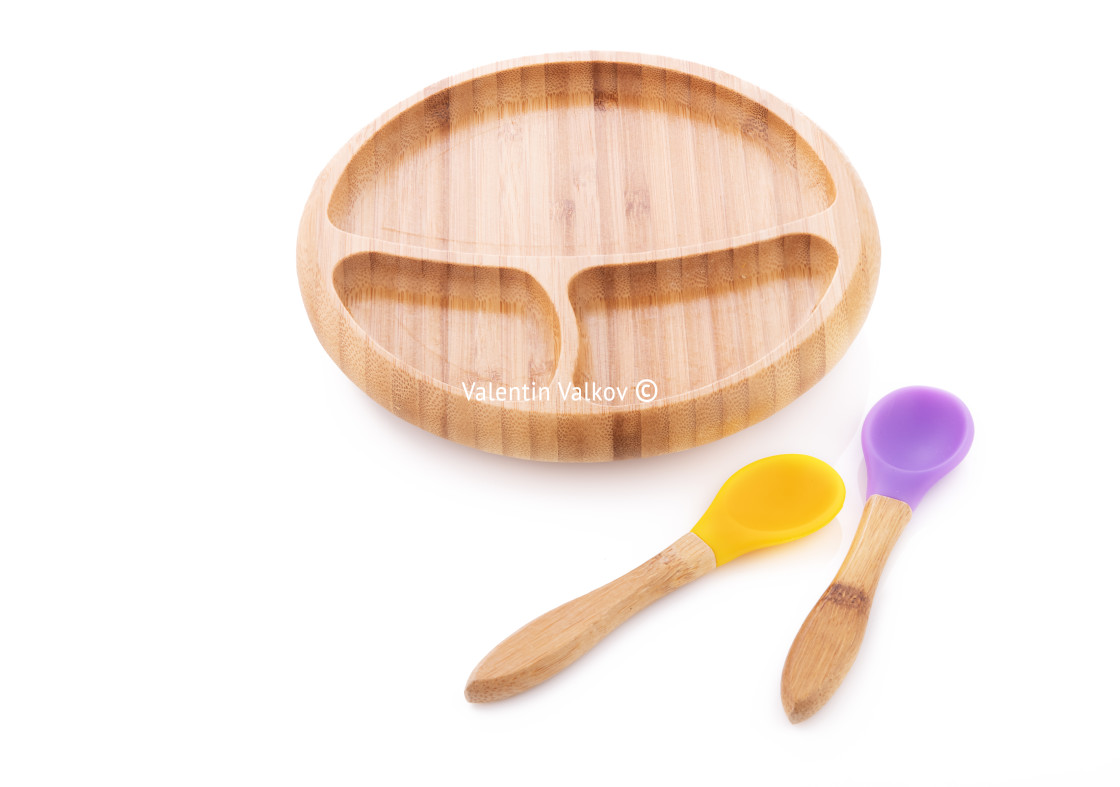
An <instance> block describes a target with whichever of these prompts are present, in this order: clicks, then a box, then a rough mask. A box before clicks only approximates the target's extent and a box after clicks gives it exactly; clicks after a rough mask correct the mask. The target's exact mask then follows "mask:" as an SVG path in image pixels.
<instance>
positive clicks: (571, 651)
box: [466, 533, 716, 702]
mask: <svg viewBox="0 0 1120 787" xmlns="http://www.w3.org/2000/svg"><path fill="white" fill-rule="evenodd" d="M715 567H716V556H715V554H714V553H713V552H712V548H711V547H709V546H708V545H707V544H705V543H704V542H703V541H702V540H701V539H700V538H699V536H697V535H695V534H693V533H688V534H687V535H685V536H683V537H681V538H680V539H678V540H677V541H676V543H674V544H673V545H672V546H670V547H668V548H667V549H665V550H664V551H663V552H661V553H660V554H659V555H657V556H656V557H653V558H650V559H649V560H647V561H646V562H645V563H643V564H642V565H640V566H638V567H637V568H636V569H634V570H633V571H631V572H630V573H629V574H627V575H626V576H624V577H620V578H619V579H616V580H615V581H614V582H611V583H610V584H607V585H603V587H601V588H599V589H598V590H593V591H591V592H590V593H588V594H587V595H585V596H580V597H579V598H577V599H575V600H574V601H569V602H568V603H567V604H564V605H562V606H559V607H557V608H556V609H554V610H552V611H551V612H546V613H545V614H544V615H541V616H540V617H539V618H537V619H536V620H534V621H533V622H532V623H529V624H528V625H526V626H524V627H522V628H521V629H519V630H518V631H516V632H514V633H513V634H512V635H510V636H509V637H508V638H507V639H506V640H504V641H503V642H502V643H501V644H499V645H498V647H496V648H494V649H493V650H492V651H490V653H489V654H488V655H487V656H486V658H484V659H483V660H482V661H481V662H479V665H478V666H477V667H475V668H474V672H472V673H471V676H470V678H469V679H468V681H467V689H466V695H467V699H468V700H470V701H471V702H492V701H494V700H501V699H505V698H506V697H512V696H513V695H514V694H520V693H521V692H523V691H525V690H526V689H531V688H532V687H533V686H536V685H537V684H538V683H543V682H544V681H546V680H548V679H549V678H551V677H552V676H553V675H555V674H556V673H557V672H559V671H560V670H562V669H564V668H565V667H567V666H568V665H569V664H571V663H572V662H573V661H575V660H576V659H578V658H579V657H580V656H582V655H583V654H584V653H586V652H587V651H589V650H590V649H591V648H592V647H593V646H594V645H595V643H597V642H598V641H599V640H601V639H602V638H603V637H605V636H606V635H607V634H609V633H610V632H611V631H613V630H614V629H615V628H616V627H618V626H619V625H620V624H621V623H622V622H623V621H625V620H627V619H628V618H629V617H630V616H631V615H633V614H634V613H636V612H638V611H640V610H642V609H644V608H645V607H647V606H649V605H650V604H651V603H653V602H654V601H656V600H657V599H659V598H661V597H662V596H664V595H665V594H666V593H669V592H670V591H672V590H676V589H677V588H679V587H681V586H682V585H686V584H688V583H689V582H691V581H692V580H694V579H696V578H697V577H699V576H703V575H704V574H706V573H708V572H709V571H711V570H712V569H713V568H715Z"/></svg>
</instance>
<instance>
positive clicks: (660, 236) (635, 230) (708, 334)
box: [298, 52, 879, 461]
mask: <svg viewBox="0 0 1120 787" xmlns="http://www.w3.org/2000/svg"><path fill="white" fill-rule="evenodd" d="M298 269H299V281H300V287H301V289H302V291H303V299H304V303H305V305H306V307H307V312H308V315H309V316H310V318H311V323H312V325H313V326H314V327H315V332H316V333H317V334H318V336H319V340H320V341H321V342H322V344H323V346H324V347H325V348H326V350H327V352H328V353H329V354H330V356H331V357H332V358H333V359H334V360H335V362H336V363H337V364H338V365H339V366H340V367H341V368H342V370H343V371H344V372H345V373H346V375H347V376H348V377H350V379H351V380H353V381H354V382H355V383H357V385H358V386H359V387H360V388H362V390H364V391H365V392H366V393H368V394H369V395H370V396H371V397H373V398H374V399H375V400H376V401H378V402H380V403H381V404H382V405H384V406H385V407H387V408H388V409H389V410H391V411H392V412H394V413H396V414H397V415H399V416H400V417H402V418H404V419H406V420H408V421H411V422H412V423H414V424H417V425H418V426H421V427H423V428H424V429H427V430H428V431H430V432H434V433H436V434H438V435H441V436H443V437H446V438H448V439H451V440H455V441H457V442H460V443H465V444H466V445H471V446H475V447H477V448H481V449H483V450H485V451H491V452H494V453H501V454H507V455H510V456H518V457H525V458H531V459H546V460H560V461H599V460H608V459H621V458H625V457H635V456H649V455H653V454H661V453H665V452H669V451H679V450H681V449H685V448H689V447H691V446H695V445H699V444H701V443H706V442H708V441H710V440H715V439H717V438H719V437H723V436H725V435H728V434H731V433H732V432H735V431H737V430H739V429H742V428H743V427H745V426H748V425H750V424H753V423H755V422H757V421H760V420H762V419H763V418H766V417H767V416H769V415H771V414H772V413H774V412H775V411H777V410H778V409H780V408H782V407H784V406H785V405H787V404H789V403H790V402H791V401H793V400H794V399H795V398H796V397H797V396H799V395H800V394H801V393H803V392H804V391H805V390H807V389H808V388H809V387H810V386H812V385H813V384H814V383H816V382H817V381H818V380H820V379H821V377H822V376H823V375H824V374H825V372H827V371H828V370H829V369H830V368H831V367H832V366H833V365H834V364H835V363H836V362H837V361H838V360H839V358H840V357H841V355H843V353H844V351H845V350H846V349H847V348H848V345H849V344H850V343H851V341H852V339H853V338H854V337H855V334H856V332H857V331H858V330H859V328H860V326H861V325H862V324H863V320H864V318H865V316H866V315H867V310H868V308H869V306H870V304H871V299H872V296H873V294H874V290H875V284H876V281H877V279H878V271H879V237H878V231H877V229H876V226H875V218H874V215H873V214H872V210H871V204H870V202H869V201H868V198H867V194H866V192H865V191H864V189H863V186H862V184H861V183H860V181H859V177H858V176H857V175H856V173H855V171H854V170H853V169H852V167H851V165H850V164H849V163H848V161H847V159H846V158H845V157H844V155H843V154H842V153H841V152H840V150H839V149H838V148H837V147H836V145H835V143H833V142H832V140H831V139H829V138H828V136H826V135H825V134H824V132H822V131H821V130H820V129H819V128H817V127H816V126H815V125H814V124H813V123H812V122H810V121H809V120H808V119H807V118H806V117H805V116H803V115H801V114H800V113H798V112H796V111H795V110H793V109H791V108H790V107H789V106H787V105H786V104H783V103H782V102H781V101H779V100H777V99H776V98H774V97H773V96H771V95H769V94H767V93H765V92H763V91H761V90H759V89H758V88H756V87H754V86H752V85H749V84H747V83H745V82H742V81H740V80H738V79H736V78H734V77H732V76H729V75H727V74H724V73H721V72H719V71H715V70H712V69H710V68H706V67H703V66H698V65H694V64H691V63H683V62H679V61H675V60H669V59H666V58H661V57H651V56H647V55H633V54H619V53H613V52H612V53H589V52H582V53H574V54H564V55H547V56H541V57H532V58H524V59H521V60H515V61H509V62H504V63H497V64H495V65H491V66H488V67H486V68H482V69H479V70H476V71H472V72H470V73H467V74H463V75H460V76H458V77H453V78H451V79H448V80H445V81H443V82H440V83H438V84H436V85H433V86H432V87H430V88H428V89H427V90H425V91H423V92H422V93H420V94H419V95H417V96H414V97H413V98H411V99H409V100H408V101H405V102H404V103H403V104H401V105H399V106H397V107H395V108H394V109H391V110H390V111H388V112H387V113H385V114H384V115H382V116H381V117H380V118H379V119H378V120H376V121H374V122H373V123H372V124H371V125H369V126H367V127H366V128H364V129H363V130H362V131H360V132H359V133H358V134H357V136H355V137H354V138H353V139H352V140H350V142H349V143H347V145H346V146H345V147H344V148H343V149H342V150H341V151H340V152H339V153H338V154H337V155H336V156H335V157H334V159H332V160H331V162H330V163H329V164H328V165H327V168H326V169H325V170H324V171H323V173H322V174H321V175H320V176H319V179H318V180H317V181H316V183H315V186H314V189H313V190H312V192H311V197H310V199H309V200H308V202H307V207H306V209H305V211H304V215H303V219H302V221H301V223H300V230H299V243H298ZM643 381H645V382H643ZM650 381H652V385H651V382H650ZM654 386H655V387H656V393H655V392H654V390H653V387H654ZM596 394H598V397H599V398H598V399H595V397H596ZM608 396H613V397H614V399H613V401H608V399H607V397H608ZM620 396H621V397H623V398H621V399H620ZM640 396H641V397H643V398H644V399H645V400H648V401H644V400H643V399H641V398H639V397H640Z"/></svg>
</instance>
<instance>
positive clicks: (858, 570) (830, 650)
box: [782, 495, 911, 724]
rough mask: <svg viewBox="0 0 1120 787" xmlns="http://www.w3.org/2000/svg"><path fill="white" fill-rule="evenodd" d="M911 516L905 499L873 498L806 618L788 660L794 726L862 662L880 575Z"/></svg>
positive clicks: (787, 698)
mask: <svg viewBox="0 0 1120 787" xmlns="http://www.w3.org/2000/svg"><path fill="white" fill-rule="evenodd" d="M910 514H911V511H910V506H909V505H907V504H906V503H904V502H902V501H901V500H895V499H893V498H890V497H881V496H879V495H872V496H871V497H870V498H868V500H867V505H865V506H864V508H863V517H862V518H861V519H860V522H859V528H858V529H857V530H856V537H855V538H854V539H853V540H852V547H851V549H849V550H848V556H847V557H846V558H844V564H843V565H842V566H840V571H838V572H837V574H836V578H835V579H833V580H832V584H831V585H829V586H828V590H826V591H825V592H824V595H823V596H821V598H820V600H819V601H818V602H817V604H816V606H814V607H813V609H812V611H811V612H810V613H809V616H808V617H807V618H805V622H804V623H803V624H802V625H801V630H800V631H798V632H797V637H796V638H795V639H794V640H793V645H792V646H791V647H790V649H789V655H788V656H787V657H786V666H785V669H783V670H782V705H783V706H784V707H785V709H786V715H787V716H789V720H790V721H791V722H793V723H794V724H797V723H798V722H800V721H804V720H805V719H807V718H809V717H810V716H812V715H813V714H814V713H816V712H817V711H818V710H820V709H821V707H822V706H823V705H824V704H825V703H826V702H828V700H829V698H830V697H831V696H832V695H833V693H834V692H835V691H836V689H837V688H839V686H840V683H841V681H843V680H844V676H845V675H847V674H848V670H849V669H850V668H851V666H852V663H853V662H854V661H855V660H856V654H857V653H859V646H860V643H861V642H862V641H863V632H864V629H866V628H867V616H868V614H869V613H870V612H871V601H872V599H874V597H875V587H876V586H877V585H878V584H879V575H880V574H881V573H882V571H883V565H884V564H885V563H886V562H887V556H888V555H890V553H891V549H892V548H893V547H894V544H895V541H897V540H898V536H899V534H900V533H901V532H902V528H903V527H905V526H906V523H907V522H909V521H910Z"/></svg>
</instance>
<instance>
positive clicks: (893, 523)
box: [782, 386, 973, 724]
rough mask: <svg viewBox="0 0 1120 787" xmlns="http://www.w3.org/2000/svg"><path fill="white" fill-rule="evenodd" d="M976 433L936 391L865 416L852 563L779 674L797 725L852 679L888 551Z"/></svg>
mask: <svg viewBox="0 0 1120 787" xmlns="http://www.w3.org/2000/svg"><path fill="white" fill-rule="evenodd" d="M972 431H973V429H972V416H971V415H970V414H969V412H968V408H967V407H965V406H964V402H962V401H961V400H960V399H958V398H957V397H955V396H953V395H952V394H950V393H948V392H946V391H941V390H938V389H937V388H925V387H922V386H914V387H912V388H900V389H899V390H897V391H894V392H892V393H889V394H887V395H886V396H884V397H883V398H882V399H880V400H879V402H878V403H877V404H876V405H875V406H874V407H872V408H871V412H869V413H868V414H867V419H866V420H865V421H864V422H863V435H862V437H863V456H864V461H865V462H866V463H867V504H866V505H865V506H864V508H863V517H862V518H861V519H860V523H859V527H858V528H857V530H856V535H855V538H854V539H853V540H852V546H851V549H849V550H848V556H847V557H846V558H844V563H843V565H841V566H840V571H839V572H838V573H837V574H836V578H835V579H833V580H832V584H831V585H829V586H828V590H826V591H825V592H824V595H823V596H821V598H820V600H819V601H818V602H817V604H816V606H815V607H813V609H812V611H811V612H810V613H809V616H808V617H807V618H806V619H805V622H804V623H803V624H802V626H801V630H800V631H799V632H797V637H796V638H795V639H794V641H793V645H792V646H791V647H790V649H789V656H787V657H786V665H785V669H783V670H782V705H783V706H784V707H785V709H786V715H787V716H789V720H790V721H791V722H793V723H794V724H797V723H798V722H800V721H804V720H805V719H807V718H809V717H810V716H812V715H813V714H814V713H816V712H817V711H818V710H820V709H821V707H822V706H823V705H824V704H825V703H826V702H828V700H829V698H830V697H831V696H832V695H833V693H834V692H835V691H836V689H837V688H839V686H840V683H841V681H843V680H844V676H845V675H847V674H848V670H849V669H850V668H851V666H852V663H853V662H854V661H855V659H856V654H857V653H858V652H859V646H860V643H861V642H862V641H863V632H864V629H866V627H867V617H868V614H869V613H870V612H871V601H872V599H873V598H874V597H875V587H876V586H877V585H878V584H879V575H880V573H881V572H882V571H883V564H884V563H885V562H886V560H887V556H888V555H889V554H890V552H891V548H892V547H894V543H895V541H896V540H897V539H898V536H899V534H900V533H901V532H902V528H903V527H904V526H905V525H906V523H907V522H909V521H910V514H911V512H912V511H913V509H914V508H916V507H917V505H918V502H919V501H920V500H921V499H922V497H923V496H924V495H925V493H926V492H928V491H929V490H930V488H931V487H932V486H933V485H934V484H935V483H937V481H938V480H939V479H941V477H942V476H944V475H945V474H946V473H948V472H949V471H950V470H952V469H953V468H954V467H956V466H957V465H958V464H960V462H961V460H962V459H964V456H965V454H967V453H968V449H969V446H971V445H972Z"/></svg>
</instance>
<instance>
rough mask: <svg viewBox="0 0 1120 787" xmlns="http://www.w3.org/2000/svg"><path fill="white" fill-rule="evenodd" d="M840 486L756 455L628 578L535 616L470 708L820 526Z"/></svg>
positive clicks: (473, 680) (539, 677)
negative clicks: (654, 606) (683, 590)
mask: <svg viewBox="0 0 1120 787" xmlns="http://www.w3.org/2000/svg"><path fill="white" fill-rule="evenodd" d="M843 504H844V482H843V481H841V480H840V476H839V475H837V473H836V471H835V470H833V469H832V468H831V467H829V466H828V465H827V464H825V463H824V462H822V461H821V460H819V459H814V458H813V457H811V456H802V455H801V454H783V455H780V456H771V457H769V458H767V459H760V460H758V461H757V462H752V463H751V464H749V465H747V466H746V467H744V468H742V469H741V470H739V471H738V472H736V473H735V474H734V475H732V476H731V478H729V479H727V482H726V483H724V485H723V487H722V488H721V489H720V490H719V493H718V494H717V495H716V497H715V500H713V501H712V504H711V505H710V506H708V510H707V511H706V512H705V513H704V516H702V517H700V521H699V522H697V523H696V527H694V528H692V531H691V532H689V533H687V534H685V535H684V536H682V537H681V538H680V539H678V540H677V541H676V543H674V544H673V545H672V546H670V547H669V548H668V549H665V550H664V551H663V552H661V553H660V554H659V555H657V556H656V557H653V558H651V559H650V560H648V561H646V562H645V563H643V564H642V565H640V566H638V567H637V568H636V569H634V570H633V571H631V572H630V573H629V574H627V575H626V576H624V577H622V578H620V579H616V580H615V581H614V582H611V583H610V584H607V585H604V586H603V587H601V588H599V589H598V590H594V591H592V592H590V593H588V594H587V595H585V596H580V597H579V598H577V599H575V600H574V601H569V602H568V603H567V604H564V605H563V606H560V607H557V608H556V609H554V610H552V611H551V612H548V613H545V614H544V615H541V616H540V617H539V618H537V619H536V620H534V621H533V622H532V623H529V624H528V625H527V626H524V627H523V628H521V629H519V630H518V631H516V632H514V633H513V634H512V635H510V636H509V637H508V638H507V639H506V640H505V641H503V642H502V643H501V644H499V645H498V647H496V648H494V649H493V650H492V651H490V653H489V654H488V655H487V656H486V658H484V659H483V660H482V661H481V662H480V663H479V665H478V666H477V667H475V668H474V672H472V673H471V676H470V679H469V680H468V681H467V689H466V695H467V699H468V700H470V701H471V702H491V701H493V700H500V699H505V698H506V697H512V696H513V695H515V694H520V693H521V692H523V691H525V690H526V689H530V688H532V687H533V686H536V685H537V684H538V683H543V682H544V681H546V680H548V679H549V678H551V677H552V676H553V675H555V674H556V673H558V672H559V671H560V670H562V669H564V668H565V667H567V666H568V665H569V664H571V663H572V662H574V661H575V660H576V659H578V658H579V657H580V656H582V655H583V654H584V653H586V652H587V651H588V650H590V649H591V648H592V647H593V646H594V645H595V644H596V643H597V642H598V641H599V640H601V639H602V638H603V637H605V636H606V635H607V634H609V633H610V632H611V631H613V630H614V629H615V628H617V627H618V626H619V625H620V624H621V623H622V622H623V621H625V620H627V619H628V618H630V616H631V615H633V614H634V613H636V612H638V611H639V610H642V609H644V608H645V607H647V606H649V605H650V604H651V603H653V602H654V601H656V600H657V599H659V598H661V597H662V596H664V595H666V594H667V593H669V592H670V591H672V590H676V589H677V588H679V587H681V586H683V585H686V584H688V583H689V582H691V581H692V580H694V579H696V578H697V577H699V576H702V575H704V574H706V573H708V572H709V571H711V570H712V569H713V568H715V567H716V566H721V565H723V564H724V563H726V562H727V561H729V560H734V559H735V558H737V557H739V556H740V555H743V554H745V553H747V552H751V551H753V550H755V549H761V548H762V547H767V546H772V545H774V544H781V543H783V542H785V541H792V540H793V539H795V538H801V537H802V536H807V535H809V534H810V533H812V532H814V531H816V530H819V529H820V528H822V527H824V526H825V525H826V524H828V523H829V522H830V521H832V518H833V517H834V516H836V514H837V512H838V511H839V510H840V508H841V506H842V505H843Z"/></svg>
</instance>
